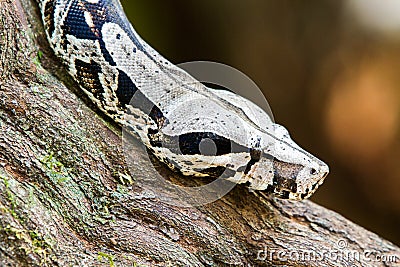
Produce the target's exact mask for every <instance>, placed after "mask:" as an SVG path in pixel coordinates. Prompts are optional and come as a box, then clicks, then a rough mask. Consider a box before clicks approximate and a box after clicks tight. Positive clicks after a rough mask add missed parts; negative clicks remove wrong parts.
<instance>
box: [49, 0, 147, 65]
mask: <svg viewBox="0 0 400 267" xmlns="http://www.w3.org/2000/svg"><path fill="white" fill-rule="evenodd" d="M51 2H53V1H51ZM85 12H89V13H90V15H91V18H92V21H93V24H94V26H93V27H90V26H89V25H88V24H87V23H86V20H85ZM108 22H112V23H115V24H118V25H119V26H120V27H121V28H122V29H123V30H124V31H125V32H126V33H127V34H128V35H129V38H130V39H131V40H132V42H133V43H134V44H135V45H136V46H137V47H138V48H139V49H140V50H142V51H144V49H143V46H142V45H141V44H140V43H139V41H138V40H137V39H136V38H135V36H134V34H133V32H132V29H131V28H130V26H129V23H128V21H127V18H126V17H125V16H124V15H123V12H122V10H121V7H120V5H118V4H117V1H109V0H99V2H98V3H94V4H93V3H89V2H87V1H78V0H73V2H72V4H71V7H70V9H69V11H68V14H67V17H66V19H65V21H64V23H63V25H62V29H63V31H64V33H65V34H71V35H74V36H75V37H77V38H79V39H89V40H97V41H98V42H99V44H100V48H101V52H102V54H103V56H104V58H105V59H106V60H107V62H108V63H109V64H110V65H111V66H116V64H115V61H114V60H113V58H112V57H111V55H110V53H109V52H108V50H107V48H106V46H105V43H104V41H103V36H102V33H101V30H102V28H103V26H104V24H105V23H108ZM64 48H65V46H64Z"/></svg>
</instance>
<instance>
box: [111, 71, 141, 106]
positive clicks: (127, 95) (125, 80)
mask: <svg viewBox="0 0 400 267" xmlns="http://www.w3.org/2000/svg"><path fill="white" fill-rule="evenodd" d="M137 90H138V88H137V87H136V85H135V84H134V83H133V82H132V80H131V78H129V76H128V75H127V74H126V73H125V72H123V71H122V70H118V89H117V92H116V94H117V97H118V100H119V102H120V103H121V104H122V105H123V106H125V105H128V104H129V102H130V101H131V99H132V97H133V95H134V94H135V93H136V92H137Z"/></svg>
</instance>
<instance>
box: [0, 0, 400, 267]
mask: <svg viewBox="0 0 400 267" xmlns="http://www.w3.org/2000/svg"><path fill="white" fill-rule="evenodd" d="M38 14H39V13H38V8H37V7H36V5H35V3H34V2H31V1H30V0H15V1H11V0H0V49H1V52H0V53H1V54H0V71H1V72H0V86H1V90H0V129H1V132H0V266H228V265H229V266H230V265H232V266H396V264H399V263H400V249H399V248H398V247H396V246H395V245H393V244H391V243H390V242H388V241H385V240H383V239H382V238H380V237H379V236H377V235H376V234H374V233H371V232H369V231H367V230H365V229H363V228H362V227H360V226H358V225H356V224H354V223H352V222H350V221H348V220H347V219H345V218H343V217H342V216H341V215H339V214H337V213H335V212H332V211H329V210H327V209H325V208H323V207H321V206H318V205H316V204H314V203H312V202H310V201H303V202H290V201H284V200H277V199H273V198H271V199H268V198H265V197H262V196H260V195H256V194H253V193H251V192H249V191H248V190H247V189H246V187H245V186H237V187H236V188H235V189H234V190H232V191H231V192H230V193H229V194H228V195H226V196H225V197H223V198H222V199H220V200H218V201H216V202H214V203H211V204H207V205H205V206H200V207H187V208H182V207H177V206H173V205H169V204H166V203H164V202H162V201H160V200H158V199H157V198H156V197H154V196H151V194H147V193H146V192H145V191H146V190H145V189H143V188H142V187H141V184H140V183H137V182H136V181H137V178H138V177H146V176H149V175H151V174H150V173H151V171H150V168H152V166H151V165H149V164H148V163H147V161H146V160H145V156H144V155H145V154H146V151H144V150H143V148H142V147H141V146H134V147H133V148H132V149H133V155H134V156H135V164H136V165H137V166H138V167H137V168H136V169H135V171H134V173H130V172H129V171H128V169H127V167H126V163H125V161H124V156H123V149H122V141H121V133H120V132H121V130H120V129H119V128H118V127H117V126H116V125H114V124H113V123H112V122H110V121H109V120H108V119H106V118H104V117H103V116H102V115H101V114H100V113H99V112H97V111H96V110H95V109H94V108H93V107H92V106H91V105H90V102H89V101H87V99H86V98H85V97H84V96H83V95H82V94H81V93H79V90H77V89H75V88H77V86H76V84H74V83H73V82H72V81H71V80H70V79H69V78H68V77H67V76H66V75H65V74H64V71H63V68H62V66H60V65H59V64H58V63H57V60H56V59H55V58H54V57H53V55H52V53H51V51H50V49H49V47H48V45H47V41H46V39H45V36H44V32H43V28H42V25H41V22H40V17H39V15H38ZM56 77H57V78H56ZM60 80H62V81H63V82H61V81H60ZM64 84H67V86H68V88H69V89H67V87H66V86H65V85H64ZM97 113H99V114H100V116H99V115H97ZM160 168H162V169H163V171H162V172H163V173H164V174H166V175H168V176H169V177H170V178H172V179H173V180H174V181H177V182H178V183H188V182H189V183H198V181H188V178H185V177H181V176H180V175H178V174H174V173H172V172H170V171H169V170H166V169H165V168H163V167H162V166H161V167H160ZM149 178H151V177H149Z"/></svg>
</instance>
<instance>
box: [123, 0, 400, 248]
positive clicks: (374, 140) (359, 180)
mask: <svg viewBox="0 0 400 267" xmlns="http://www.w3.org/2000/svg"><path fill="white" fill-rule="evenodd" d="M123 4H124V7H125V9H126V12H127V14H128V17H129V19H130V20H131V22H132V23H133V24H134V26H135V28H136V30H137V31H138V33H139V34H140V35H141V36H142V37H143V38H144V39H145V40H146V41H147V42H148V43H149V44H150V45H151V46H153V47H154V48H155V49H156V50H158V51H159V52H160V53H161V54H162V55H164V56H165V57H166V58H167V59H169V60H171V61H172V62H173V63H182V62H187V61H197V60H208V61H216V62H221V63H224V64H227V65H230V66H232V67H234V68H237V69H239V70H241V71H242V72H244V73H245V74H247V75H248V76H249V77H250V78H251V79H253V81H255V82H256V83H257V84H258V86H259V87H260V88H261V90H262V91H263V93H264V95H265V96H266V98H267V100H268V101H269V104H270V106H271V108H272V111H273V113H274V117H275V120H276V122H278V123H279V124H282V125H284V126H286V127H287V128H288V129H289V132H290V133H291V135H292V137H293V138H294V140H296V141H297V142H298V143H299V144H300V145H301V146H302V147H304V148H306V149H307V150H309V151H311V152H312V153H313V154H315V155H317V156H318V157H320V158H321V159H323V160H324V161H326V162H327V163H329V165H330V167H331V173H330V175H329V176H328V178H327V180H326V182H325V183H324V185H323V186H322V187H321V188H320V189H319V190H318V191H317V193H316V194H315V195H314V196H313V197H312V200H313V201H315V202H317V203H319V204H321V205H323V206H325V207H327V208H329V209H332V210H334V211H337V212H339V213H340V214H342V215H344V216H345V217H347V218H349V219H350V220H352V221H353V222H355V223H357V224H359V225H362V226H363V227H365V228H367V229H369V230H371V231H373V232H375V233H377V234H379V235H380V236H383V237H384V238H386V239H388V240H390V241H392V242H394V243H395V244H397V245H400V138H399V137H400V127H399V126H400V1H398V0H385V1H376V0H346V1H345V0H310V1H289V0H274V1H271V0H247V1H231V0H218V1H215V0H202V1H194V0H186V1H176V0H169V1H165V0H153V1H148V0H129V1H127V0H125V1H123Z"/></svg>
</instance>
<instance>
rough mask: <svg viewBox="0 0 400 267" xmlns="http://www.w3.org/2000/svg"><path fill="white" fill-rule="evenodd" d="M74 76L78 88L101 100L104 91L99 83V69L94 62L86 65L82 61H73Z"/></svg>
mask: <svg viewBox="0 0 400 267" xmlns="http://www.w3.org/2000/svg"><path fill="white" fill-rule="evenodd" d="M75 69H76V71H77V73H76V76H77V77H78V78H79V79H77V80H78V83H79V85H80V86H82V87H83V88H85V89H86V90H88V91H89V92H91V93H92V94H93V95H94V96H95V97H96V98H97V99H100V100H103V98H104V97H103V93H104V89H103V86H102V85H101V83H100V79H99V73H100V72H101V67H100V65H99V64H97V63H96V62H94V61H90V63H86V62H84V61H82V60H79V59H76V60H75Z"/></svg>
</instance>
